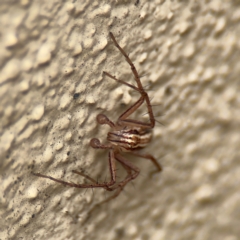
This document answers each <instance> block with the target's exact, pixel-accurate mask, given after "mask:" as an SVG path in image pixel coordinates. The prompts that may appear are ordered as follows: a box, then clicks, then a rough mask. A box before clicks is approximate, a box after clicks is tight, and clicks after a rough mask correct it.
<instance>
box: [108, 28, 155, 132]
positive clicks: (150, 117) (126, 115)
mask: <svg viewBox="0 0 240 240" xmlns="http://www.w3.org/2000/svg"><path fill="white" fill-rule="evenodd" d="M110 37H111V38H112V40H113V42H114V44H115V46H116V47H117V48H118V49H119V51H120V52H121V53H122V55H123V56H124V57H125V59H126V61H127V62H128V64H129V65H130V67H131V70H132V72H133V75H134V78H135V81H136V83H137V85H138V91H139V93H140V94H141V95H142V97H143V98H144V99H145V101H146V104H147V109H148V114H149V120H150V124H149V125H150V127H151V128H154V126H155V118H154V115H153V111H152V107H151V104H150V100H149V97H148V94H147V93H146V92H145V90H144V88H143V86H142V83H141V81H140V77H139V75H138V72H137V70H136V68H135V66H134V64H133V63H132V61H131V59H130V58H129V57H128V55H127V54H126V53H125V51H124V50H123V49H122V48H121V47H120V46H119V44H118V43H117V41H116V39H115V37H114V36H113V34H112V33H111V32H110ZM113 79H114V78H113ZM124 84H125V83H124ZM125 113H126V114H122V115H121V117H120V119H121V120H125V119H126V118H127V117H128V116H129V114H128V110H127V111H126V112H125ZM131 113H132V112H131ZM131 113H130V114H131Z"/></svg>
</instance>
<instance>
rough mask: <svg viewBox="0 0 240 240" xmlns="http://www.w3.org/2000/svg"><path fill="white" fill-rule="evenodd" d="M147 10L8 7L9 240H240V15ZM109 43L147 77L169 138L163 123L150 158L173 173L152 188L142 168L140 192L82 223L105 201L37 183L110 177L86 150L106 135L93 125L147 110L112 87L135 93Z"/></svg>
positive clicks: (210, 4) (1, 62)
mask: <svg viewBox="0 0 240 240" xmlns="http://www.w3.org/2000/svg"><path fill="white" fill-rule="evenodd" d="M137 2H138V1H132V2H131V3H128V1H109V2H108V3H106V2H103V1H76V2H74V3H71V2H70V1H69V2H65V3H63V2H60V1H41V2H39V1H33V2H32V3H31V2H30V1H27V0H22V1H20V2H19V3H14V2H11V3H7V1H5V3H3V2H2V4H1V5H0V24H1V27H0V67H1V72H0V101H1V104H0V116H1V121H0V131H1V132H0V136H1V137H0V156H1V169H0V170H1V187H0V191H1V192H2V194H1V195H0V203H1V210H0V211H1V220H0V221H1V222H0V239H1V240H3V239H99V236H101V239H111V240H112V239H116V240H117V239H124V240H126V239H136V240H140V239H144V240H145V239H146V240H162V239H167V240H175V239H177V240H181V239H183V240H188V239H189V240H192V239H197V240H202V239H204V240H215V239H221V240H237V239H239V237H240V228H239V226H240V192H239V185H240V167H239V155H240V154H239V140H240V134H239V124H240V110H239V107H240V97H239V90H240V89H239V76H240V61H239V56H240V51H239V47H240V41H239V39H240V25H239V21H240V5H239V4H237V3H235V4H234V3H233V2H234V1H229V2H228V1H221V0H213V1H204V2H203V1H194V0H192V1H181V2H180V1H179V2H177V1H161V0H160V1H142V0H140V1H139V3H138V4H136V3H137ZM235 2H237V1H235ZM134 3H135V4H136V5H135V4H134ZM109 31H112V32H113V33H114V34H115V36H116V39H117V40H118V41H119V43H120V45H121V46H122V47H124V48H125V50H126V51H127V52H128V53H130V57H131V58H132V60H133V61H134V63H135V65H136V67H137V69H138V70H139V72H140V74H146V76H145V77H143V78H142V81H143V85H148V87H149V88H150V89H151V91H149V95H150V97H151V98H153V100H152V103H153V104H154V105H157V106H155V107H154V112H155V114H156V116H158V117H157V119H158V120H159V121H161V122H163V123H164V125H165V126H164V127H163V126H161V125H159V124H157V126H156V127H155V132H154V139H153V141H152V143H151V144H150V145H149V147H148V148H147V149H146V150H145V151H148V152H150V153H152V154H153V155H154V156H155V157H156V158H157V159H159V162H161V164H162V165H163V167H164V171H163V173H161V174H158V175H155V176H154V178H152V179H151V178H150V176H149V173H150V171H152V170H153V169H154V166H152V165H151V164H150V163H149V162H146V161H144V160H134V162H136V165H138V166H139V167H140V168H141V170H142V171H141V175H140V176H139V177H138V178H137V179H136V180H135V181H134V187H133V186H132V185H131V184H129V185H128V186H127V187H126V191H125V193H123V194H121V196H119V197H118V198H117V199H116V200H114V201H112V202H111V203H109V204H106V205H104V206H102V207H101V208H99V209H97V211H95V212H94V213H93V214H92V216H91V218H90V219H89V220H88V221H87V222H86V223H84V221H83V220H84V219H85V218H86V216H87V214H88V212H89V210H90V209H91V207H92V206H93V205H94V204H95V203H98V202H99V201H100V200H101V199H104V197H105V192H104V191H103V190H100V189H97V190H94V194H93V193H92V191H91V190H88V191H87V192H86V191H85V190H81V189H80V190H79V189H74V188H67V187H64V186H62V185H60V184H57V183H54V182H52V181H50V180H46V179H40V178H37V177H35V176H32V175H31V174H30V173H31V171H32V170H33V171H36V172H41V173H44V174H49V175H51V176H55V177H59V178H60V177H61V178H62V179H65V180H68V181H75V182H82V181H83V180H82V179H81V178H80V177H77V176H74V175H72V174H71V170H74V169H85V170H86V172H87V173H89V174H91V176H93V177H95V178H97V177H98V178H99V179H101V180H103V181H104V179H105V177H107V176H108V172H107V170H108V166H107V153H106V152H105V151H101V150H98V151H97V150H94V149H91V148H90V147H89V144H88V143H89V140H90V139H91V138H92V137H99V138H100V139H103V140H104V138H105V135H106V133H107V131H108V127H104V126H102V127H98V126H97V124H96V121H95V117H96V115H97V114H98V113H104V114H106V115H108V116H109V117H111V119H112V120H114V121H115V120H116V119H117V117H118V116H119V114H121V113H122V112H123V111H124V110H125V109H126V108H127V106H129V105H131V104H132V103H133V102H134V100H136V99H137V94H136V93H133V92H132V91H131V90H129V89H128V88H127V87H125V86H121V85H118V84H116V83H115V82H113V81H111V80H110V79H107V78H106V77H104V78H103V77H102V71H103V70H105V71H108V72H110V73H112V74H113V75H116V76H118V77H119V78H121V79H125V80H127V81H128V80H129V81H132V75H131V71H130V69H129V67H128V66H127V64H126V63H125V62H124V58H123V57H122V56H121V55H120V53H119V52H118V51H117V49H116V48H115V47H114V45H113V44H112V42H111V41H110V39H109V37H108V33H109ZM74 93H80V95H79V98H77V99H76V100H74V99H73V95H74ZM158 104H161V105H158ZM143 111H144V110H143ZM161 114H164V115H163V116H162V117H159V116H160V115H161ZM68 152H70V154H69V156H68V154H67V153H68ZM163 155H165V157H164V158H161V156H163ZM118 174H119V176H120V177H124V176H123V175H122V174H124V173H122V172H119V173H118Z"/></svg>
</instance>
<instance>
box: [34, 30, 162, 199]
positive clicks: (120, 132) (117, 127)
mask: <svg viewBox="0 0 240 240" xmlns="http://www.w3.org/2000/svg"><path fill="white" fill-rule="evenodd" d="M110 37H111V39H112V41H113V43H114V45H115V46H116V47H117V48H118V49H119V51H120V52H121V53H122V55H123V56H124V57H125V59H126V61H127V62H128V64H129V65H130V67H131V70H132V72H133V75H134V78H135V81H136V83H137V87H135V86H134V85H131V84H129V83H127V82H125V81H123V80H119V79H117V78H115V77H114V76H112V75H111V74H109V73H107V72H103V73H104V74H105V75H107V76H108V77H110V78H112V79H113V80H115V81H117V82H120V83H122V84H125V85H127V86H128V87H130V88H132V89H134V90H135V91H137V92H139V93H140V94H141V97H140V98H139V99H138V100H137V102H136V103H134V104H133V105H132V106H131V107H130V108H128V109H127V110H126V111H125V112H124V113H123V114H121V116H120V117H119V118H118V120H117V122H116V123H113V122H112V121H111V120H110V119H109V118H108V117H107V116H105V115H103V114H99V115H97V122H98V123H99V124H101V125H103V124H107V125H109V126H110V127H111V131H110V132H109V133H108V136H107V140H108V142H109V143H108V144H101V142H100V141H99V139H97V138H93V139H91V141H90V146H91V147H93V148H101V149H109V155H108V161H109V171H110V175H111V180H110V181H109V182H103V183H98V182H97V181H95V180H94V179H93V178H91V177H89V176H87V175H85V174H83V173H81V172H78V171H75V170H73V171H72V172H73V173H76V174H78V175H81V176H83V177H85V178H86V179H88V180H90V181H91V182H92V184H76V183H72V182H65V181H62V180H60V179H56V178H53V177H50V176H46V175H43V174H40V173H33V174H34V175H36V176H38V177H42V178H48V179H51V180H53V181H55V182H59V183H62V184H64V185H67V186H70V187H75V188H104V189H106V190H108V191H113V190H116V189H117V191H116V192H115V194H114V195H112V196H110V197H109V198H107V199H105V200H104V201H102V202H101V203H103V202H107V201H109V200H111V199H113V198H115V197H117V196H118V195H119V193H120V192H121V191H122V190H123V188H124V186H125V185H126V184H127V183H128V182H130V181H131V180H133V179H135V178H136V177H137V176H138V174H139V172H140V169H139V168H138V167H136V166H134V165H133V164H132V163H131V162H129V161H128V160H127V159H125V158H124V157H123V156H122V155H121V152H129V153H131V154H133V155H135V156H138V157H141V158H145V159H148V160H150V161H152V162H153V164H154V165H155V166H156V168H157V171H159V172H160V171H161V170H162V167H161V165H160V164H159V163H158V162H157V160H156V159H155V158H154V157H153V156H152V155H150V154H144V153H140V152H139V151H138V150H140V149H142V148H144V147H145V146H146V145H147V144H148V143H149V142H150V140H151V131H152V129H153V128H154V126H155V118H154V116H153V111H152V106H151V104H150V100H149V97H148V94H147V93H146V91H145V90H144V88H143V86H142V83H141V81H140V77H139V75H138V72H137V70H136V68H135V66H134V64H133V63H132V61H131V60H130V58H129V57H128V55H127V54H126V53H125V52H124V50H123V49H122V48H121V47H120V46H119V44H118V43H117V41H116V39H115V37H114V36H113V34H112V33H111V32H110ZM144 101H146V104H147V109H148V115H149V119H150V122H149V123H145V122H142V121H138V120H133V119H129V118H128V117H129V116H130V115H131V114H132V113H133V112H135V111H136V110H137V109H138V108H139V107H140V106H141V105H142V104H143V103H144ZM116 160H117V161H118V162H119V163H120V164H121V165H122V166H123V168H124V169H125V170H126V171H127V176H126V177H125V179H124V180H122V181H121V182H119V183H116V166H115V161H116Z"/></svg>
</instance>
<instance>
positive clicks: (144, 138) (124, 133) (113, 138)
mask: <svg viewBox="0 0 240 240" xmlns="http://www.w3.org/2000/svg"><path fill="white" fill-rule="evenodd" d="M151 138H152V132H151V130H148V129H141V128H138V129H122V130H115V131H112V132H109V133H108V137H107V140H108V141H109V142H111V143H112V144H113V145H117V146H119V147H121V148H124V149H125V150H131V149H137V148H144V147H146V145H147V144H148V143H149V142H150V140H151Z"/></svg>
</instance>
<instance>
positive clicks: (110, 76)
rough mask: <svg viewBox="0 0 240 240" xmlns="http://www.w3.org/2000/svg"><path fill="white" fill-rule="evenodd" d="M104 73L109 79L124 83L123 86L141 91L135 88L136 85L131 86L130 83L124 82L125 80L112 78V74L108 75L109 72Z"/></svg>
mask: <svg viewBox="0 0 240 240" xmlns="http://www.w3.org/2000/svg"><path fill="white" fill-rule="evenodd" d="M103 73H104V74H105V75H107V76H108V77H109V78H112V79H113V80H115V81H116V82H120V83H122V84H124V85H127V86H128V87H130V88H132V89H134V90H135V91H137V92H140V91H139V89H138V88H137V87H135V86H134V85H132V84H129V83H127V82H125V81H123V80H120V79H117V78H116V77H114V76H112V75H111V74H110V73H108V72H105V71H103Z"/></svg>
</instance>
